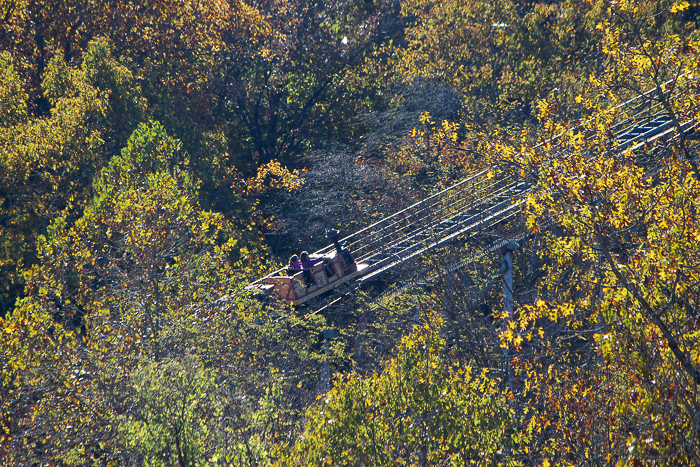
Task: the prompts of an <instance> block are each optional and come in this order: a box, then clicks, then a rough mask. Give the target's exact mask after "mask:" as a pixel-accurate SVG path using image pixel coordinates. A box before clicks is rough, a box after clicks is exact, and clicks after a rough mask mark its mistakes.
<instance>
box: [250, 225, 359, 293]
mask: <svg viewBox="0 0 700 467" xmlns="http://www.w3.org/2000/svg"><path fill="white" fill-rule="evenodd" d="M333 232H334V231H331V232H329V236H328V238H329V239H333V240H334V243H335V245H336V249H335V250H331V251H329V252H327V253H324V254H312V255H309V262H308V263H307V264H312V265H311V266H310V267H306V268H299V269H296V268H291V267H285V268H282V269H279V270H277V271H275V272H273V273H272V274H270V275H268V276H265V277H263V278H262V279H260V280H257V281H255V282H253V283H252V284H250V285H249V286H248V287H246V288H247V289H248V290H250V291H252V292H254V293H257V294H258V297H259V298H261V299H263V300H264V301H269V300H276V301H281V302H283V303H286V304H288V305H302V304H304V303H306V302H308V301H309V300H312V299H314V298H316V297H318V296H320V295H323V294H324V293H326V292H328V291H331V290H333V289H334V288H335V287H337V286H338V285H340V284H343V283H345V282H348V281H350V280H352V279H353V278H355V277H357V276H359V275H361V273H362V270H363V269H365V268H366V267H367V265H366V264H357V263H355V261H354V259H353V257H352V254H351V253H350V251H349V250H347V249H342V248H341V247H340V245H338V243H337V232H335V235H331V234H332V233H333Z"/></svg>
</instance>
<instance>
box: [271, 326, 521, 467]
mask: <svg viewBox="0 0 700 467" xmlns="http://www.w3.org/2000/svg"><path fill="white" fill-rule="evenodd" d="M444 344H445V343H444V341H441V340H440V339H439V338H438V336H437V333H436V332H435V331H432V330H430V329H429V328H428V327H426V328H423V329H420V330H418V329H416V332H415V333H414V334H412V335H410V336H406V337H404V338H403V339H402V340H401V343H400V345H399V346H398V347H397V349H396V354H395V356H394V357H393V358H392V359H391V360H390V361H388V362H387V363H386V365H385V366H384V368H383V370H382V372H381V373H380V374H376V373H375V374H374V375H372V376H368V377H366V378H363V377H361V376H360V375H358V374H350V375H347V376H346V377H345V378H343V379H342V380H340V381H338V382H337V383H336V385H335V387H334V388H333V389H332V390H331V391H329V392H328V393H327V394H325V395H324V396H323V397H321V398H319V401H318V402H317V404H316V405H315V406H313V407H311V408H310V409H309V411H308V413H307V426H306V430H305V432H304V433H303V434H302V436H301V438H300V439H299V440H298V441H297V443H296V444H295V446H294V449H293V453H292V456H291V458H290V459H289V460H288V461H286V462H282V464H286V463H288V464H290V465H355V464H360V465H369V464H372V465H394V464H397V463H401V464H405V465H433V464H449V465H471V464H473V463H477V464H479V465H519V461H518V452H519V450H518V445H519V444H520V443H522V442H523V441H525V440H526V439H527V435H526V434H525V433H521V434H518V433H516V432H514V431H513V430H512V427H513V424H514V419H513V418H512V417H513V413H512V411H511V410H510V408H509V406H508V392H507V391H502V390H499V389H498V382H497V380H496V379H494V378H493V377H492V376H491V375H489V374H488V373H487V372H486V371H483V372H481V371H479V370H478V369H475V368H472V367H470V366H461V365H460V364H459V363H457V362H451V361H450V359H449V358H447V356H446V355H445V352H444Z"/></svg>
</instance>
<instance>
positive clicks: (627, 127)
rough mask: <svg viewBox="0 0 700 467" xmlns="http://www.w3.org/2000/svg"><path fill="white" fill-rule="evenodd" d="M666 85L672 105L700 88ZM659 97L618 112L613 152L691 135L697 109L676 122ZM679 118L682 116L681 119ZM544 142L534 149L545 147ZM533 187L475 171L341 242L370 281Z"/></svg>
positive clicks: (497, 220) (556, 148)
mask: <svg viewBox="0 0 700 467" xmlns="http://www.w3.org/2000/svg"><path fill="white" fill-rule="evenodd" d="M666 84H668V83H665V84H664V85H663V86H662V87H661V89H668V90H667V91H665V94H664V95H663V97H664V98H666V99H667V101H666V102H667V103H668V102H671V101H673V100H675V99H678V98H680V97H681V96H682V94H683V93H685V92H694V93H697V90H696V89H684V90H681V89H679V88H678V87H676V86H673V87H672V86H667V85H666ZM657 96H658V92H657V90H652V91H649V92H647V93H644V94H642V95H639V96H637V97H635V98H634V99H631V100H629V101H627V102H625V103H623V104H622V105H620V106H618V107H616V108H615V109H614V110H613V111H614V112H615V113H616V114H617V115H622V116H624V120H622V121H620V122H619V123H616V124H614V125H613V126H612V127H611V128H610V136H611V145H612V146H613V147H614V149H613V150H612V151H611V152H614V153H620V152H622V151H624V150H627V149H631V150H636V149H638V148H640V147H642V146H643V145H645V144H648V143H651V142H653V141H656V140H658V139H661V138H663V139H666V140H673V139H677V138H679V137H680V133H679V131H678V129H679V128H680V130H681V133H682V134H684V135H685V136H686V137H687V136H688V135H690V134H692V133H694V132H695V130H696V128H697V127H698V121H697V119H696V118H695V113H696V110H697V109H692V112H686V113H685V114H683V115H680V117H678V116H676V120H675V121H674V118H672V117H671V115H669V113H668V112H667V110H666V108H665V107H664V105H663V103H662V102H661V99H658V98H657ZM678 118H682V121H681V122H680V123H679V122H678ZM583 128H584V126H583V125H580V126H579V127H577V128H574V131H579V132H581V133H583V136H584V137H590V136H591V135H590V134H588V133H589V132H588V131H586V130H584V129H583ZM615 141H616V142H615ZM552 142H553V143H554V144H553V145H551V146H550V149H548V151H549V152H550V153H553V154H557V153H561V152H563V151H566V144H565V143H564V142H563V138H561V135H560V136H558V137H555V138H553V139H552V140H550V141H549V143H552ZM541 146H542V145H540V147H536V148H535V149H536V150H537V149H539V150H541ZM532 186H533V185H532V183H531V182H530V181H527V180H523V179H520V178H518V177H515V176H512V175H510V176H508V175H500V176H494V175H493V174H491V173H489V171H487V170H482V171H479V172H475V173H472V174H470V175H469V176H468V177H467V178H465V179H464V180H462V181H461V182H459V183H457V184H455V185H453V186H451V187H449V188H447V189H445V190H442V191H440V192H439V193H436V194H434V195H432V196H429V197H428V198H426V199H424V200H422V201H420V202H418V203H415V204H413V205H412V206H409V207H408V208H406V209H403V210H401V211H399V212H397V213H395V214H392V215H390V216H388V217H386V218H384V219H382V220H380V221H379V222H376V223H374V224H372V225H370V226H369V227H366V228H364V229H362V230H360V231H358V232H355V233H353V234H352V235H350V236H348V237H345V238H344V239H342V240H341V243H343V244H345V245H346V246H347V248H349V249H350V251H352V253H353V256H354V258H355V261H356V262H357V263H364V264H366V265H367V266H366V267H365V268H364V269H363V270H362V273H361V274H360V275H359V278H358V281H359V282H362V281H367V280H369V279H372V278H374V277H376V276H378V275H379V274H382V273H385V272H388V271H389V270H391V269H392V268H395V267H397V266H399V265H401V264H403V263H405V262H406V261H408V260H410V259H412V258H415V257H417V256H420V255H424V254H426V253H428V252H429V251H431V250H433V249H435V248H437V247H440V246H444V245H446V244H447V243H449V242H451V241H453V240H454V239H456V238H458V237H461V236H465V235H470V236H474V235H479V234H482V233H487V232H489V231H491V230H492V229H493V228H494V227H496V226H497V225H499V224H502V223H505V222H507V221H508V220H510V219H512V218H514V217H515V216H516V215H517V214H518V213H519V212H520V210H521V206H522V205H523V203H524V202H525V201H526V198H527V194H528V192H530V191H531V189H532ZM331 248H333V247H332V246H329V247H326V248H323V249H321V250H319V251H318V252H316V254H319V255H320V254H324V253H327V252H328V251H329V250H330V249H331Z"/></svg>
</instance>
